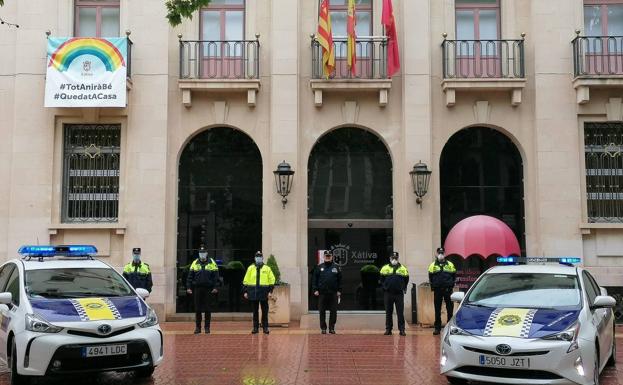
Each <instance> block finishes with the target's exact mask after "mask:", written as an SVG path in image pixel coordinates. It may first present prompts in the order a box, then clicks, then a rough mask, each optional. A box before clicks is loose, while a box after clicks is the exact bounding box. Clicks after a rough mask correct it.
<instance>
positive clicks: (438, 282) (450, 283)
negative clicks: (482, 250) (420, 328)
mask: <svg viewBox="0 0 623 385" xmlns="http://www.w3.org/2000/svg"><path fill="white" fill-rule="evenodd" d="M444 252H445V251H444V249H443V247H439V248H438V249H437V257H436V258H435V261H433V263H431V264H430V266H428V281H429V282H430V287H431V289H432V290H433V292H434V294H435V295H434V303H435V331H433V334H434V335H438V334H439V333H440V332H441V302H442V301H445V302H446V312H447V313H448V322H450V319H451V318H452V313H453V311H454V304H453V303H452V300H450V296H451V295H452V289H453V288H454V281H455V279H456V268H455V267H454V264H453V263H452V262H450V261H448V260H446V256H445V255H444Z"/></svg>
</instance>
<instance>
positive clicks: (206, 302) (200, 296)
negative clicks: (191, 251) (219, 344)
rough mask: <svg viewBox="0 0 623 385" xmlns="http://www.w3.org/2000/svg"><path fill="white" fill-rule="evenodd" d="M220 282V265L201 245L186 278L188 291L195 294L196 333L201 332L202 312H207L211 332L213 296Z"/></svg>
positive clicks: (207, 332)
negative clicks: (197, 256)
mask: <svg viewBox="0 0 623 385" xmlns="http://www.w3.org/2000/svg"><path fill="white" fill-rule="evenodd" d="M219 282H220V281H219V275H218V266H217V265H216V262H215V261H214V259H212V258H208V251H207V250H206V249H205V247H203V246H201V247H200V248H199V258H197V259H195V260H194V261H193V263H192V265H190V269H189V271H188V278H187V280H186V287H187V289H186V291H187V292H188V294H194V296H195V334H199V333H201V313H205V333H206V334H210V321H211V319H212V306H211V305H212V303H211V302H212V296H213V295H214V294H216V293H218V289H217V287H218V285H219Z"/></svg>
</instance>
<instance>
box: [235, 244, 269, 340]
mask: <svg viewBox="0 0 623 385" xmlns="http://www.w3.org/2000/svg"><path fill="white" fill-rule="evenodd" d="M242 284H243V285H244V298H246V299H248V300H249V301H250V302H251V309H253V331H251V333H253V334H257V333H258V332H259V329H260V321H259V318H260V317H259V307H260V306H261V307H262V330H263V331H264V334H268V333H270V332H269V330H268V298H269V297H272V292H273V288H274V286H275V275H274V274H273V271H272V269H271V268H270V267H269V266H267V265H265V264H264V256H263V255H262V252H261V251H258V252H257V253H255V263H254V264H252V265H251V266H249V268H248V269H247V273H246V274H245V276H244V280H243V281H242Z"/></svg>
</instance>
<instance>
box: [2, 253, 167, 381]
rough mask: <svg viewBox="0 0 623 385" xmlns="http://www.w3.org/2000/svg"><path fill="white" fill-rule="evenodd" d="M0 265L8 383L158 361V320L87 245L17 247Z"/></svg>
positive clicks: (139, 293)
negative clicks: (14, 256) (16, 256)
mask: <svg viewBox="0 0 623 385" xmlns="http://www.w3.org/2000/svg"><path fill="white" fill-rule="evenodd" d="M19 253H20V254H21V255H22V257H23V258H22V259H14V260H11V261H8V262H6V263H5V264H3V265H2V266H0V361H3V362H5V363H6V364H7V365H8V367H9V370H10V379H11V384H26V383H29V382H30V380H31V379H32V378H33V377H40V376H54V375H64V374H78V373H90V372H102V371H134V372H135V373H136V375H137V376H138V377H149V376H151V374H152V373H153V371H154V367H155V366H157V365H158V364H160V363H161V362H162V359H163V342H164V341H163V334H162V331H161V330H160V327H159V325H158V317H157V316H156V313H155V312H154V310H153V309H151V308H150V307H149V306H148V305H147V304H146V302H145V301H144V298H146V297H147V296H148V295H149V293H148V292H147V291H146V290H144V289H136V290H134V289H133V288H132V287H131V286H130V285H129V284H128V282H127V281H126V280H125V279H124V278H123V277H122V276H121V275H120V274H119V273H117V272H116V271H115V270H114V269H113V268H112V267H110V266H109V265H108V264H106V263H104V262H102V261H99V260H96V259H93V258H92V256H93V255H95V254H96V253H97V249H96V248H95V247H94V246H89V245H70V246H22V247H21V248H20V250H19Z"/></svg>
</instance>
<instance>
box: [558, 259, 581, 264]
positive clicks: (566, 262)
mask: <svg viewBox="0 0 623 385" xmlns="http://www.w3.org/2000/svg"><path fill="white" fill-rule="evenodd" d="M559 261H560V263H565V264H574V263H581V262H582V258H577V257H565V258H560V260H559Z"/></svg>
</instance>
